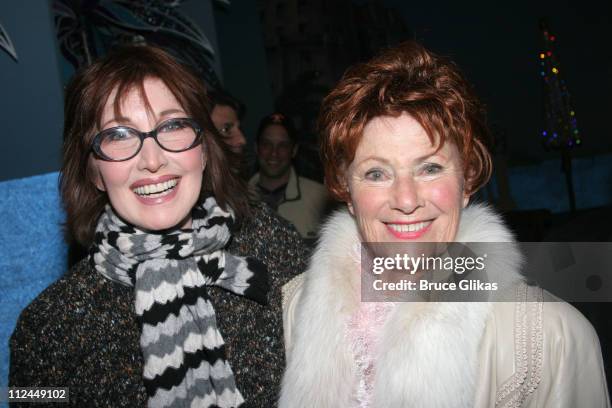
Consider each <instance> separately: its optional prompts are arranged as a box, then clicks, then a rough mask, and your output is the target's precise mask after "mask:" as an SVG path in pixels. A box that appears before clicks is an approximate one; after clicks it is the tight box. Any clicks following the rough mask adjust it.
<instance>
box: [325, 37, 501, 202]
mask: <svg viewBox="0 0 612 408" xmlns="http://www.w3.org/2000/svg"><path fill="white" fill-rule="evenodd" d="M403 112H405V113H408V114H409V115H411V116H412V117H413V118H414V119H415V120H417V121H418V122H419V124H420V125H421V126H422V127H423V129H425V131H426V132H427V135H428V136H429V138H430V140H431V142H432V144H433V145H435V146H437V147H438V148H439V147H441V146H442V145H443V144H444V143H445V142H447V141H450V142H452V143H454V144H455V145H456V146H457V148H458V150H459V153H460V156H461V159H462V163H463V172H464V177H465V181H466V191H467V192H468V193H473V192H474V191H476V190H478V189H479V188H480V187H482V186H483V185H484V184H485V183H486V182H487V181H488V180H489V178H490V177H491V172H492V162H491V156H490V154H489V152H488V150H487V147H486V145H487V142H488V138H489V135H488V131H487V127H486V124H485V115H484V109H483V106H482V105H481V103H480V102H479V101H478V99H477V98H476V96H475V94H474V92H473V90H472V87H471V86H470V84H469V83H468V82H467V81H466V80H465V79H464V78H463V76H462V75H461V73H460V71H459V69H458V67H457V66H456V65H455V64H454V63H453V62H451V61H450V60H448V59H446V58H443V57H440V56H438V55H435V54H434V53H432V52H430V51H428V50H426V49H425V48H424V47H423V46H421V45H419V44H417V43H415V42H406V43H403V44H400V45H399V46H397V47H394V48H390V49H388V50H386V51H385V52H383V53H382V54H381V55H379V56H378V57H376V58H374V59H372V60H371V61H368V62H366V63H363V64H358V65H355V66H353V67H351V68H349V69H348V70H347V72H346V73H345V74H344V76H343V77H342V79H341V80H340V82H339V83H338V84H337V85H336V87H335V88H334V89H333V90H332V91H331V93H330V94H329V95H328V96H327V97H326V98H325V99H324V100H323V105H322V107H321V113H320V115H319V130H320V135H321V155H322V160H323V164H324V167H325V184H326V185H327V187H328V189H329V190H330V192H331V194H332V196H333V197H334V198H336V199H338V200H340V201H348V199H349V196H348V191H347V188H346V180H345V172H346V169H347V167H348V165H349V164H350V163H351V162H352V161H353V159H354V158H355V152H356V150H357V146H358V145H359V143H360V141H361V137H362V135H363V129H364V127H365V126H366V124H367V123H368V122H369V121H371V120H372V119H374V118H376V117H378V116H393V117H397V116H399V115H401V114H402V113H403Z"/></svg>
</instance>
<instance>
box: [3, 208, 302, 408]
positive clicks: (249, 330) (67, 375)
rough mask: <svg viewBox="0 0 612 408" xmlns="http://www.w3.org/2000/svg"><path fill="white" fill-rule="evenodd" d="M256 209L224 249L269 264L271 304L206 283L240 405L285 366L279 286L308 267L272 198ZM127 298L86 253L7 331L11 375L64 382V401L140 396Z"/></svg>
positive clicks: (273, 383) (140, 401) (21, 380)
mask: <svg viewBox="0 0 612 408" xmlns="http://www.w3.org/2000/svg"><path fill="white" fill-rule="evenodd" d="M252 210H253V215H252V217H250V219H248V220H245V221H244V222H243V224H242V226H241V228H240V230H239V231H238V232H237V234H235V236H234V238H233V240H232V242H231V244H230V248H229V249H230V251H231V252H233V253H235V254H238V255H249V256H253V257H255V258H257V259H259V260H261V261H262V262H264V263H265V264H266V265H267V267H268V271H269V273H270V277H269V278H270V284H271V290H270V293H269V295H268V301H269V304H268V305H267V306H262V305H259V304H258V303H256V302H254V301H251V300H249V299H246V298H243V297H240V296H237V295H234V294H232V293H229V292H226V291H224V290H223V289H220V288H215V287H211V288H209V290H208V293H209V296H210V297H211V299H212V302H213V304H214V306H215V311H216V314H217V324H218V325H219V329H220V331H221V333H222V335H223V338H224V340H225V343H226V351H227V355H228V360H229V362H230V364H231V366H232V370H233V371H234V374H235V378H236V383H237V386H238V389H239V390H240V391H241V393H242V395H243V396H244V397H245V399H246V404H245V405H243V406H246V407H270V406H275V405H276V401H277V399H278V392H279V387H280V381H281V377H282V374H283V370H284V367H285V354H284V347H283V324H282V312H281V292H280V288H281V287H282V286H283V285H284V284H285V283H286V282H287V281H289V280H290V279H291V278H292V277H293V276H295V275H297V274H299V273H301V272H302V271H303V270H304V269H305V266H306V261H307V255H308V254H307V251H308V249H307V247H306V246H305V245H304V244H303V243H302V241H301V238H300V235H299V234H298V233H297V232H296V231H295V229H294V228H293V227H292V226H290V225H289V224H288V223H287V222H286V221H284V220H282V219H280V218H279V217H278V216H277V215H276V214H274V213H273V212H272V210H270V209H268V207H266V206H264V205H262V204H257V205H254V206H253V208H252ZM133 308H134V293H133V291H132V288H129V287H126V286H122V285H120V284H117V283H114V282H111V281H109V280H107V279H105V278H103V277H102V276H101V275H99V274H98V273H96V272H95V271H94V270H93V268H92V267H91V266H90V264H89V262H88V259H84V260H82V261H81V262H79V263H78V264H76V265H75V266H74V267H73V268H72V269H71V270H70V271H69V272H68V273H67V274H65V275H64V276H63V277H62V278H61V279H59V280H58V281H57V282H55V283H54V284H53V285H51V286H50V287H49V288H47V289H46V290H45V291H44V292H42V293H41V294H40V295H39V296H38V297H37V298H36V299H35V300H34V301H33V302H32V303H31V304H30V305H29V306H28V307H27V308H26V309H25V310H24V311H23V312H22V313H21V316H20V318H19V321H18V323H17V327H16V328H15V331H14V333H13V335H12V337H11V340H10V349H11V355H10V371H9V385H10V386H12V387H14V386H20V387H26V386H27V387H33V386H39V387H42V386H47V387H60V386H61V387H69V396H70V403H69V406H78V407H85V406H86V407H98V406H100V407H102V406H103V407H144V406H146V401H147V395H146V391H145V388H144V385H143V383H142V369H143V360H142V355H141V352H140V347H139V337H140V330H139V327H138V324H137V322H136V318H135V313H134V310H133ZM27 406H32V405H31V404H27ZM62 406H65V405H63V404H62Z"/></svg>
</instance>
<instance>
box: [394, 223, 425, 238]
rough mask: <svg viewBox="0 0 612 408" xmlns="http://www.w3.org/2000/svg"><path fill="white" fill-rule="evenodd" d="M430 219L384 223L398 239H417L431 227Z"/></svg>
mask: <svg viewBox="0 0 612 408" xmlns="http://www.w3.org/2000/svg"><path fill="white" fill-rule="evenodd" d="M431 223H432V220H428V221H420V222H412V223H392V222H388V223H385V226H386V227H387V230H388V231H389V232H390V233H391V234H392V235H393V236H394V237H395V238H398V239H417V238H420V237H421V236H423V234H425V233H426V232H427V231H429V229H430V227H431Z"/></svg>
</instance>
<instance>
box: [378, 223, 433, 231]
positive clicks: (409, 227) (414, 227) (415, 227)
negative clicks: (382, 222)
mask: <svg viewBox="0 0 612 408" xmlns="http://www.w3.org/2000/svg"><path fill="white" fill-rule="evenodd" d="M429 224H431V221H423V222H417V223H415V224H387V225H388V226H389V228H391V229H392V230H393V231H397V232H416V231H420V230H422V229H423V228H425V227H427V226H428V225H429Z"/></svg>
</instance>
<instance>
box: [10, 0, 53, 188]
mask: <svg viewBox="0 0 612 408" xmlns="http://www.w3.org/2000/svg"><path fill="white" fill-rule="evenodd" d="M0 24H2V26H3V27H4V29H5V30H6V32H7V34H8V35H9V37H10V39H11V40H12V42H13V45H14V46H15V49H16V51H17V56H18V58H19V61H18V62H15V61H14V60H13V59H11V58H10V57H9V55H8V54H7V53H5V52H3V51H0V119H1V123H2V132H1V133H0V146H2V152H3V153H4V154H3V158H2V160H0V180H7V179H12V178H17V177H25V176H30V175H34V174H41V173H48V172H50V171H55V170H58V169H59V164H60V149H61V141H62V122H63V108H62V104H63V103H62V93H63V91H62V85H61V77H60V72H59V69H58V58H57V52H56V48H55V31H54V28H53V19H52V16H51V9H50V1H46V0H30V1H3V2H0Z"/></svg>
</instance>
